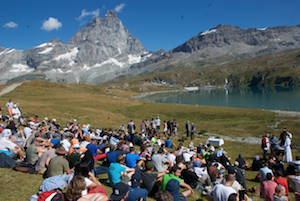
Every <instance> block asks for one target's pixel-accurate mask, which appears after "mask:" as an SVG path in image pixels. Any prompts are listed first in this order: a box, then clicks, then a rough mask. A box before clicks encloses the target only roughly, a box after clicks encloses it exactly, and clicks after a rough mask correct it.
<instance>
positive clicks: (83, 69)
mask: <svg viewBox="0 0 300 201" xmlns="http://www.w3.org/2000/svg"><path fill="white" fill-rule="evenodd" d="M295 48H300V25H296V26H290V27H287V26H281V27H271V28H264V29H241V28H239V27H235V26H232V25H222V24H219V25H217V26H216V27H214V28H212V29H210V30H207V31H204V32H200V33H199V34H198V35H196V36H194V37H192V38H190V39H189V40H187V41H186V42H185V43H183V44H181V45H179V46H177V47H175V48H174V49H172V50H170V51H165V50H163V49H162V50H158V51H155V52H149V51H148V50H147V49H146V48H145V47H144V46H143V44H142V43H141V42H140V41H139V40H138V39H137V38H136V37H134V36H133V35H132V34H131V33H130V32H129V31H128V30H127V28H126V27H124V25H123V24H122V22H121V20H120V19H119V18H118V17H117V14H116V12H115V11H114V10H109V11H107V13H106V15H105V16H104V17H102V18H99V17H96V18H94V19H92V20H91V21H90V22H89V23H88V24H87V25H85V26H83V27H82V28H81V29H80V30H78V32H77V33H75V34H74V35H73V36H72V37H71V38H70V39H69V40H68V41H67V43H66V44H63V43H62V41H61V40H60V39H59V38H56V39H52V40H49V41H48V42H46V43H43V44H41V45H38V46H35V47H33V48H30V49H28V50H22V51H19V50H15V49H12V48H8V49H5V48H2V47H0V72H2V74H1V75H0V84H5V83H7V82H12V81H15V80H27V79H44V80H47V81H51V82H61V83H83V84H91V85H99V84H100V83H103V82H107V81H110V80H113V79H115V78H117V77H119V76H129V75H133V76H136V75H140V74H142V73H145V72H153V71H156V70H157V69H165V68H168V69H169V68H172V65H178V64H180V63H184V65H182V66H183V67H182V69H181V70H185V68H186V67H185V66H198V65H199V63H201V62H202V61H204V60H206V59H214V58H220V57H230V58H231V59H233V60H239V59H245V58H254V57H257V56H261V55H266V54H274V53H278V52H283V51H287V50H291V49H295ZM160 71H161V70H160Z"/></svg>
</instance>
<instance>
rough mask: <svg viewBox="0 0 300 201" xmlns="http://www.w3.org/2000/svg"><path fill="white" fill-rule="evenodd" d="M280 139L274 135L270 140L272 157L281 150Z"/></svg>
mask: <svg viewBox="0 0 300 201" xmlns="http://www.w3.org/2000/svg"><path fill="white" fill-rule="evenodd" d="M279 143H280V141H279V139H278V138H277V137H276V134H275V133H273V135H272V138H271V139H270V144H271V155H274V154H275V153H276V151H277V150H278V149H279Z"/></svg>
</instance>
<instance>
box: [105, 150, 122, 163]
mask: <svg viewBox="0 0 300 201" xmlns="http://www.w3.org/2000/svg"><path fill="white" fill-rule="evenodd" d="M120 155H121V154H119V153H118V152H116V151H110V152H108V153H107V154H106V160H107V162H108V164H110V163H116V162H117V157H118V156H120Z"/></svg>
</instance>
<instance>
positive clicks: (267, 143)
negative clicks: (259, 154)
mask: <svg viewBox="0 0 300 201" xmlns="http://www.w3.org/2000/svg"><path fill="white" fill-rule="evenodd" d="M261 148H262V150H263V151H264V158H263V159H264V161H265V160H266V157H267V155H268V151H269V149H270V140H269V133H266V135H265V136H264V137H263V139H262V142H261Z"/></svg>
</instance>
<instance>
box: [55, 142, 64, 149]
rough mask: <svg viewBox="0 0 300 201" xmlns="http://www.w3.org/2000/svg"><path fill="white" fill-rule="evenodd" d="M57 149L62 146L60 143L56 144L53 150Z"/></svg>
mask: <svg viewBox="0 0 300 201" xmlns="http://www.w3.org/2000/svg"><path fill="white" fill-rule="evenodd" d="M59 147H62V145H61V144H60V143H56V144H55V145H54V147H53V148H54V149H58V148H59Z"/></svg>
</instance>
